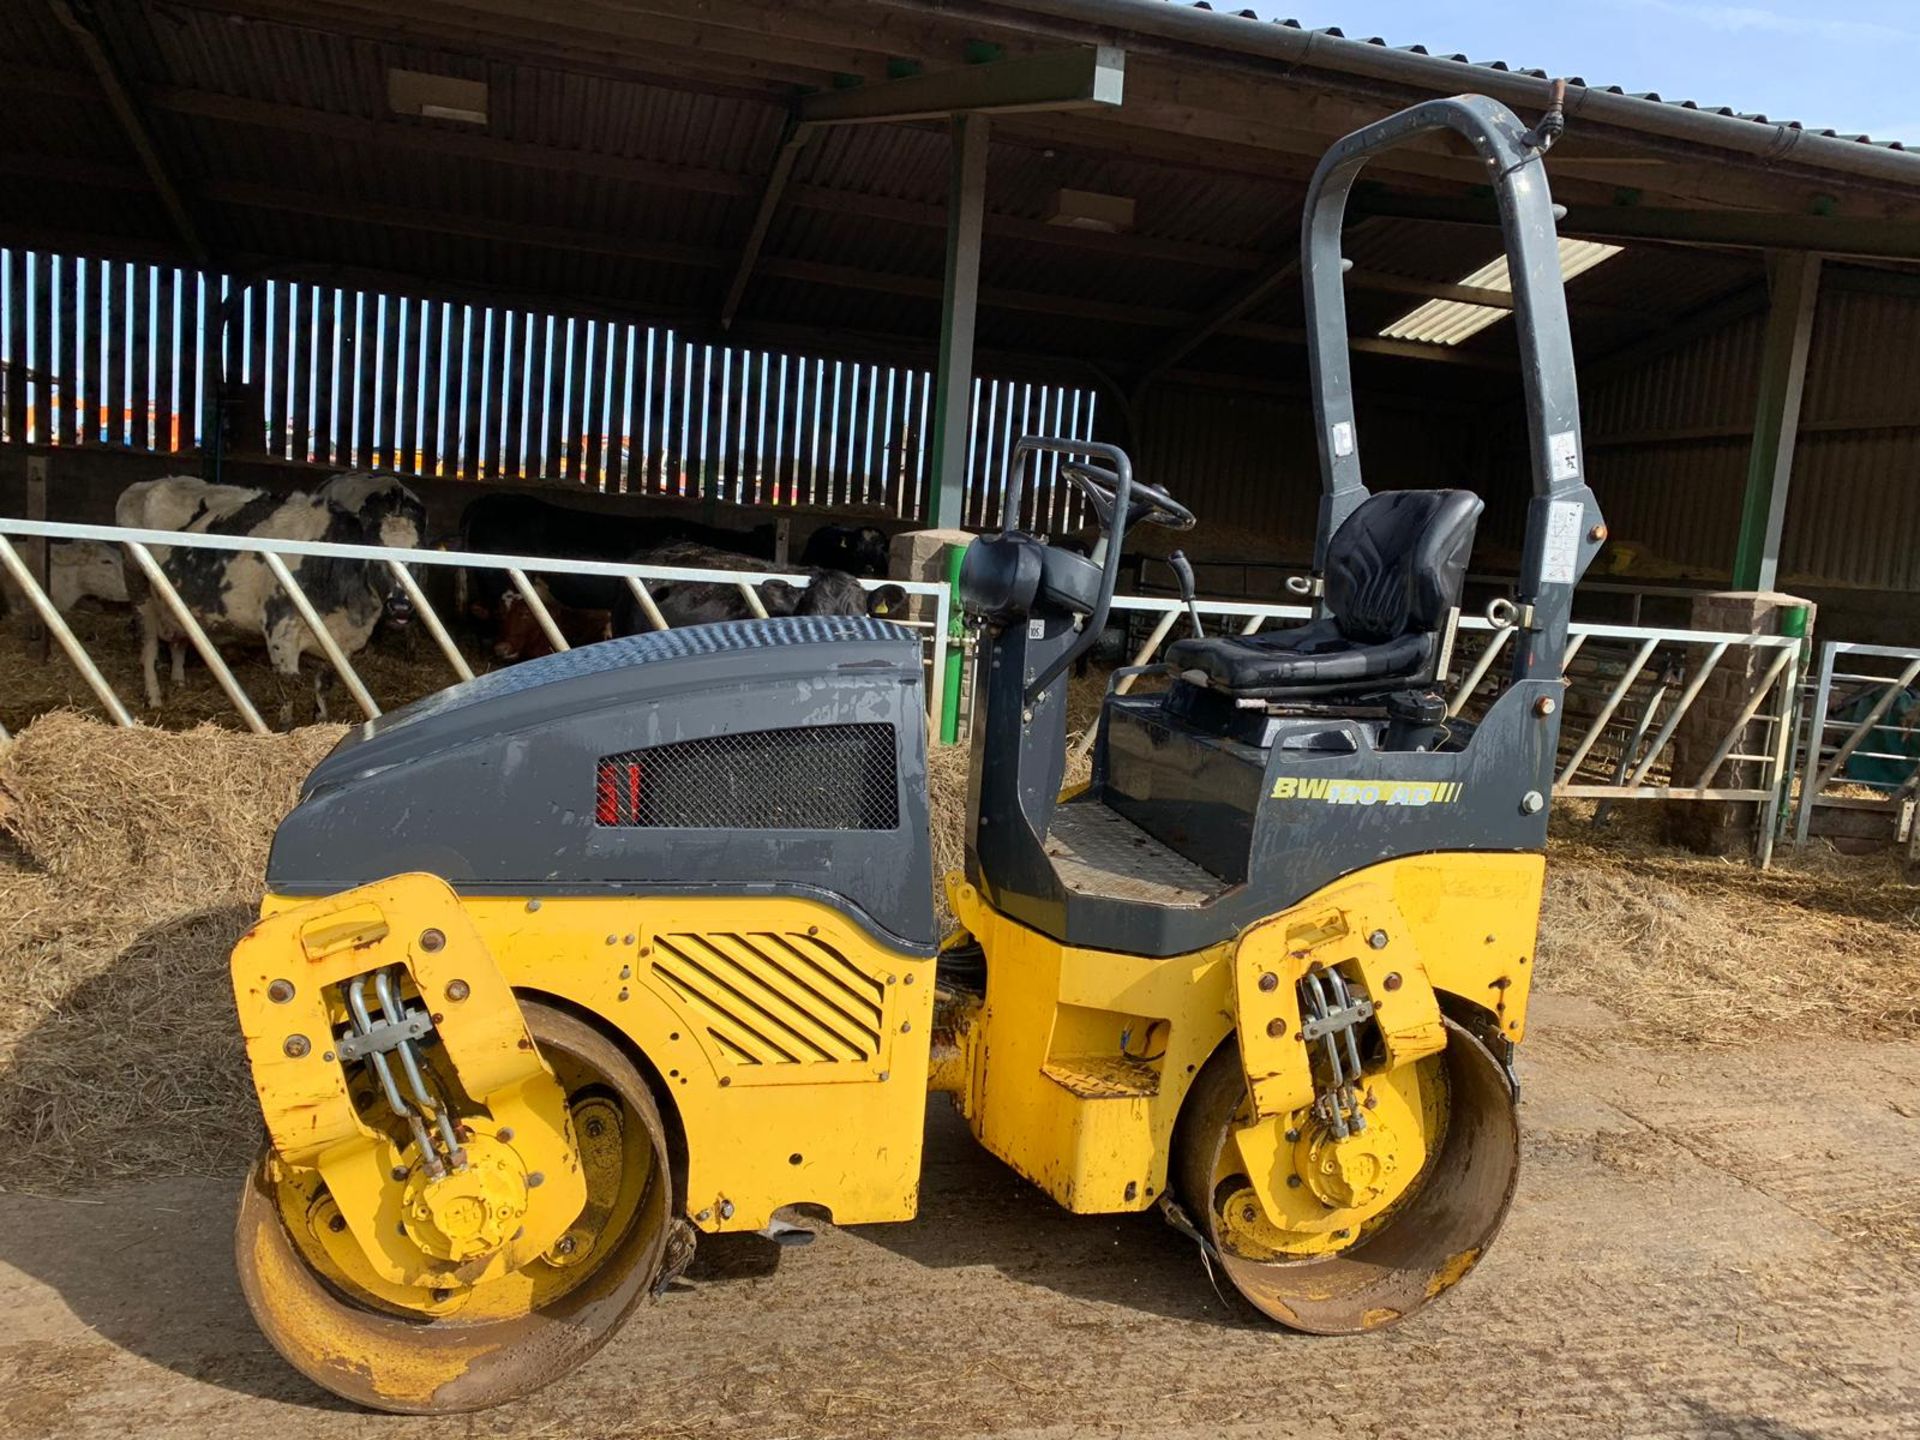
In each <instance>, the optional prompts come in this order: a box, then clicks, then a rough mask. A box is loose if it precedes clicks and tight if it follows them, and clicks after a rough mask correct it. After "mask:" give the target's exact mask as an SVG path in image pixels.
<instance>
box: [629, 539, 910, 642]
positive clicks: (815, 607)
mask: <svg viewBox="0 0 1920 1440" xmlns="http://www.w3.org/2000/svg"><path fill="white" fill-rule="evenodd" d="M628 558H629V559H630V560H631V562H632V563H633V564H636V565H673V566H679V567H683V568H685V569H689V570H764V569H765V568H766V567H767V565H768V564H769V563H770V562H768V561H765V560H759V559H756V558H754V557H753V556H749V555H740V554H736V553H734V552H733V551H730V550H718V549H715V548H714V547H713V546H711V545H700V544H696V543H694V542H692V541H686V540H676V541H674V542H673V543H671V544H668V545H661V546H658V547H656V548H654V549H652V550H643V551H641V552H640V553H639V554H638V555H633V556H630V557H628ZM807 576H808V583H807V584H806V585H804V586H800V585H795V584H792V583H791V582H789V581H786V580H763V581H762V582H761V583H760V584H758V585H756V586H754V593H755V594H757V595H758V596H759V597H760V604H761V606H762V607H763V608H764V609H765V610H766V612H767V614H768V615H877V616H881V617H885V616H887V615H902V614H904V613H905V611H906V599H907V595H906V591H904V590H902V589H901V588H900V587H899V586H898V585H882V586H880V587H879V588H878V589H875V590H868V589H866V588H865V587H864V586H862V585H861V584H860V582H859V581H858V580H856V579H854V577H853V576H851V575H848V574H846V573H845V572H844V571H840V570H809V571H808V572H807ZM647 589H648V593H649V594H651V595H652V596H653V599H654V603H655V604H656V605H657V606H659V608H660V614H661V617H662V618H663V619H665V620H666V622H667V624H669V625H671V626H673V627H675V628H678V627H679V626H682V625H712V624H715V623H717V622H719V621H722V620H745V619H748V618H750V617H751V616H752V614H753V612H752V610H751V609H750V608H749V607H748V605H747V601H746V597H745V596H743V595H742V594H741V593H740V587H739V586H738V585H734V584H729V583H728V582H726V581H724V580H654V581H650V582H648V586H647ZM651 628H652V627H651V625H649V623H648V622H647V620H646V618H645V617H644V616H643V615H642V613H641V611H640V605H639V602H638V601H637V600H635V599H634V598H633V597H632V595H631V593H628V594H626V595H623V596H622V597H620V603H619V604H618V606H617V607H616V608H615V610H614V614H613V633H614V634H616V635H636V634H640V633H642V632H644V631H646V630H649V629H651Z"/></svg>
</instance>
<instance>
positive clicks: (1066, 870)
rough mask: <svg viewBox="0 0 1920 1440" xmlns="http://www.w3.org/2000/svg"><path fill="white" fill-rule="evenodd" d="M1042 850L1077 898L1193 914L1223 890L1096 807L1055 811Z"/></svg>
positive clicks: (1197, 869) (1131, 826) (1076, 804)
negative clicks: (1136, 903) (1133, 903)
mask: <svg viewBox="0 0 1920 1440" xmlns="http://www.w3.org/2000/svg"><path fill="white" fill-rule="evenodd" d="M1046 850H1047V855H1048V858H1050V859H1051V860H1052V861H1053V869H1054V873H1055V874H1056V875H1058V876H1059V877H1060V883H1061V884H1062V885H1064V886H1065V887H1066V888H1067V889H1068V890H1071V891H1072V892H1073V893H1074V894H1076V895H1098V896H1102V897H1105V898H1106V899H1109V900H1135V901H1139V902H1140V903H1142V904H1147V905H1161V906H1166V907H1168V908H1170V909H1176V910H1197V909H1198V908H1200V907H1201V906H1202V905H1205V904H1206V903H1207V902H1208V901H1210V900H1212V899H1214V898H1215V897H1216V896H1218V895H1219V894H1221V893H1222V892H1223V891H1224V890H1226V888H1227V884H1226V882H1225V881H1223V880H1221V879H1220V878H1219V877H1218V876H1215V875H1211V874H1209V873H1208V872H1207V871H1205V870H1203V869H1201V868H1200V867H1199V866H1198V865H1196V864H1194V863H1193V862H1192V861H1191V860H1189V859H1187V857H1186V856H1184V855H1182V854H1180V853H1179V852H1178V851H1175V850H1172V849H1169V848H1168V847H1167V846H1165V845H1163V844H1161V843H1160V842H1159V841H1158V840H1156V839H1154V838H1153V836H1151V835H1149V834H1148V833H1147V832H1146V831H1145V830H1142V829H1141V828H1140V827H1139V826H1138V825H1136V824H1134V823H1133V822H1132V821H1131V820H1128V819H1127V818H1126V817H1124V816H1123V815H1121V814H1119V813H1118V812H1117V811H1113V810H1109V809H1108V808H1107V807H1106V806H1105V805H1102V804H1099V803H1098V802H1095V801H1084V800H1083V801H1075V802H1070V803H1068V804H1065V805H1062V806H1060V808H1059V809H1057V810H1055V811H1054V812H1053V826H1052V828H1051V829H1050V830H1049V831H1048V832H1047V845H1046Z"/></svg>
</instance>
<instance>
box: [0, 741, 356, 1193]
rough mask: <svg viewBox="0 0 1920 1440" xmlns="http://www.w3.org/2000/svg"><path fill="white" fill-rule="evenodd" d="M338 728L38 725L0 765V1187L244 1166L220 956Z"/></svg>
mask: <svg viewBox="0 0 1920 1440" xmlns="http://www.w3.org/2000/svg"><path fill="white" fill-rule="evenodd" d="M341 733H342V727H339V726H327V727H315V728H312V729H307V730H301V731H297V732H295V733H293V734H291V735H286V736H276V737H273V738H268V739H256V738H254V737H251V736H246V735H240V734H236V733H234V732H233V731H231V730H226V729H223V728H220V727H218V726H214V725H202V726H200V727H199V728H198V729H195V730H191V731H187V732H184V733H171V732H163V731H153V730H138V731H130V730H119V729H115V728H113V727H111V726H107V725H103V724H101V723H99V722H97V721H94V720H91V719H88V718H86V717H84V716H81V715H77V714H73V713H71V712H56V713H54V714H50V715H46V716H43V717H42V718H41V719H39V720H37V721H35V722H34V723H33V724H32V725H30V726H29V727H28V728H27V729H26V730H25V731H23V732H22V733H21V734H20V735H19V736H18V738H17V739H15V740H14V741H13V742H12V743H11V744H10V745H8V746H7V747H6V748H5V751H4V753H0V1184H3V1185H5V1186H6V1187H8V1188H11V1189H26V1190H39V1189H45V1188H49V1187H55V1186H61V1185H66V1184H72V1183H76V1182H78V1181H81V1180H97V1179H102V1178H109V1177H114V1176H122V1175H135V1174H146V1175H151V1174H176V1173H182V1172H185V1173H205V1172H209V1171H214V1172H217V1171H230V1170H231V1169H232V1168H233V1166H234V1163H235V1157H236V1156H238V1155H242V1154H244V1153H246V1151H247V1150H248V1148H249V1147H250V1146H251V1144H252V1141H253V1135H254V1129H255V1126H256V1125H257V1123H258V1122H257V1120H256V1119H255V1117H254V1114H253V1109H252V1107H253V1100H252V1096H251V1094H250V1093H249V1091H248V1090H247V1086H246V1079H245V1072H244V1068H243V1066H242V1064H241V1059H240V1047H239V1038H238V1033H237V1030H236V1028H235V1020H234V1015H233V1002H232V998H231V994H230V992H229V990H228V986H227V978H226V977H227V971H226V967H227V952H228V951H229V950H230V949H231V948H232V946H233V942H234V941H235V940H236V939H237V938H238V937H239V935H240V933H241V932H242V931H243V930H245V929H246V927H247V925H248V924H249V923H251V920H252V918H253V914H254V908H255V907H256V906H257V905H258V903H259V897H260V883H261V878H260V877H261V875H262V872H263V871H264V869H265V866H266V858H267V846H268V842H269V841H270V840H271V839H272V835H273V827H274V825H275V824H276V823H277V822H278V820H279V818H280V816H281V815H282V814H284V813H285V812H286V810H287V809H288V808H289V807H290V806H291V805H292V803H293V800H294V798H295V795H296V793H297V790H298V786H299V782H300V780H301V778H302V777H303V776H304V775H305V774H306V772H307V771H308V770H309V769H310V768H311V767H312V766H313V764H314V763H315V762H316V761H317V760H319V758H320V757H321V756H322V755H324V754H325V753H326V752H327V750H328V749H330V748H331V747H332V745H333V743H334V742H335V741H336V740H337V739H338V738H339V736H340V735H341Z"/></svg>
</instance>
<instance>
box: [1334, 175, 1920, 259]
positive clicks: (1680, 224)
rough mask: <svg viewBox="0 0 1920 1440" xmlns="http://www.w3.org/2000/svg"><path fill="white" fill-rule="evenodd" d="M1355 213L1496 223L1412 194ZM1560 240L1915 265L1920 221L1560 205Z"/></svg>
mask: <svg viewBox="0 0 1920 1440" xmlns="http://www.w3.org/2000/svg"><path fill="white" fill-rule="evenodd" d="M1352 209H1353V212H1354V213H1355V214H1364V215H1386V216H1394V217H1396V218H1400V219H1407V220H1431V221H1435V222H1439V223H1442V224H1452V225H1484V226H1488V227H1493V226H1497V225H1498V224H1499V223H1500V219H1499V216H1498V215H1497V214H1496V213H1495V212H1494V209H1493V206H1492V205H1491V204H1490V203H1489V202H1487V201H1484V200H1475V199H1460V200H1453V199H1447V198H1444V197H1439V196H1433V197H1417V196H1409V195H1396V194H1387V193H1384V192H1377V191H1370V192H1368V193H1366V194H1364V195H1363V194H1355V195H1354V197H1353V202H1352ZM1560 233H1561V234H1562V235H1580V236H1591V237H1592V238H1594V239H1596V240H1616V241H1633V240H1641V241H1657V242H1661V243H1665V244H1675V245H1704V246H1709V247H1711V248H1714V249H1720V250H1815V251H1819V252H1820V253H1821V254H1824V255H1829V256H1833V255H1840V256H1858V257H1861V258H1866V259H1880V260H1920V220H1882V219H1866V218H1858V217H1852V216H1840V215H1767V214H1760V213H1757V212H1754V211H1747V210H1666V209H1652V208H1643V207H1641V206H1637V205H1618V206H1604V205H1593V206H1581V205H1571V206H1569V207H1567V215H1566V218H1565V219H1563V220H1562V221H1561V222H1560Z"/></svg>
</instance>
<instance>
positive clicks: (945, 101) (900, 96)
mask: <svg viewBox="0 0 1920 1440" xmlns="http://www.w3.org/2000/svg"><path fill="white" fill-rule="evenodd" d="M1126 74H1127V53H1126V51H1124V50H1117V49H1114V48H1113V47H1112V46H1108V45H1076V46H1074V47H1072V48H1070V49H1066V50H1049V51H1047V52H1045V53H1044V54H1040V55H1023V56H1021V57H1019V58H1018V59H1014V60H995V61H991V62H989V63H988V64H985V65H961V66H955V67H954V68H953V69H951V70H936V71H933V72H931V73H929V74H923V75H908V76H905V77H903V78H901V79H899V80H886V81H882V82H880V83H879V84H870V85H859V86H855V87H854V88H852V89H850V90H824V91H821V92H819V93H818V94H814V95H803V96H801V97H800V102H799V104H798V105H797V106H796V107H795V109H794V118H795V119H796V120H797V121H799V123H801V124H803V125H875V124H899V123H901V122H903V121H909V120H937V119H941V118H943V117H945V116H948V115H959V114H969V115H1016V114H1020V113H1022V112H1026V111H1036V110H1044V111H1060V110H1105V109H1111V108H1113V107H1114V106H1117V105H1119V103H1120V101H1121V98H1122V95H1123V93H1124V90H1125V87H1126Z"/></svg>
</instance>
